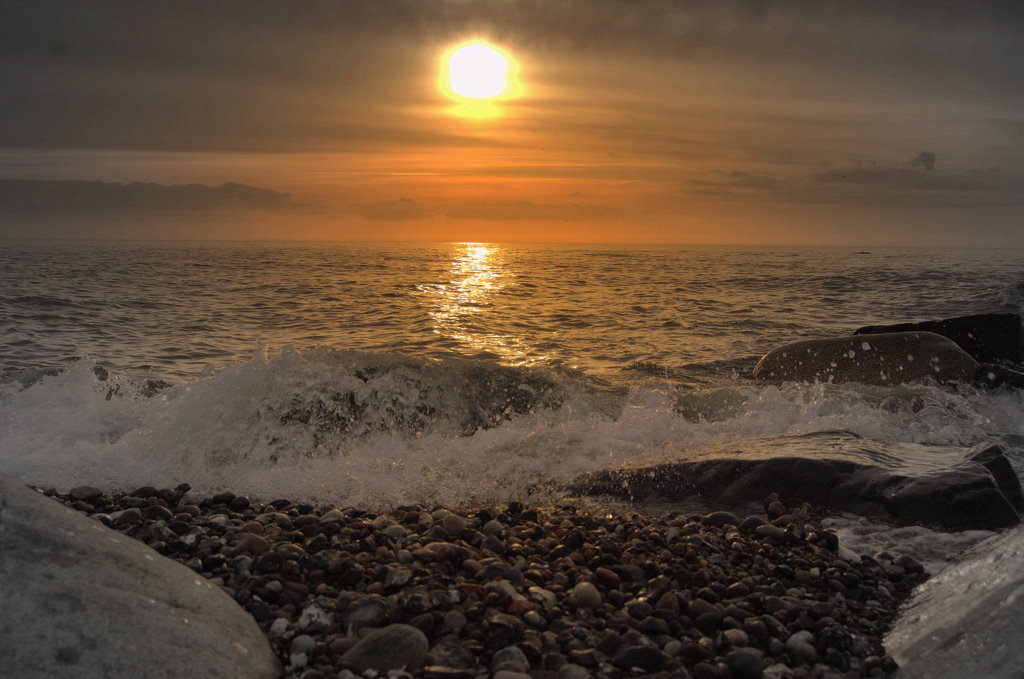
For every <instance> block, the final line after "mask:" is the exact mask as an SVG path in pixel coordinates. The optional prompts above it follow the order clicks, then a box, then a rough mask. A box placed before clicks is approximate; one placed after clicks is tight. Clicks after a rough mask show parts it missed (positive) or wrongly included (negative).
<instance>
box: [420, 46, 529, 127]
mask: <svg viewBox="0 0 1024 679" xmlns="http://www.w3.org/2000/svg"><path fill="white" fill-rule="evenodd" d="M517 74H518V64H517V63H516V61H515V60H514V59H513V58H512V57H511V55H509V54H508V53H507V52H506V51H504V50H502V49H501V48H498V47H495V46H494V45H490V44H488V43H486V42H482V41H479V40H476V41H472V42H465V43H461V44H459V45H456V46H455V47H453V48H451V49H449V50H448V51H447V52H445V54H444V55H443V56H442V58H441V78H440V82H439V85H440V89H441V90H442V91H443V92H444V93H445V94H446V95H447V96H448V97H449V98H451V99H452V100H454V101H455V102H456V104H457V111H456V112H457V113H459V114H461V115H466V116H470V117H490V116H492V115H495V114H496V109H495V107H494V106H493V102H496V101H502V100H506V99H511V98H514V97H515V96H517V95H518V93H519V85H518V80H517Z"/></svg>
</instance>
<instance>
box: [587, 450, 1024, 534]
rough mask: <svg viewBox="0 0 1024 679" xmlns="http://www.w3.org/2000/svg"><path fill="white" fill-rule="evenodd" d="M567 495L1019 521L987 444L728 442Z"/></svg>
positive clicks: (950, 523) (1008, 471)
mask: <svg viewBox="0 0 1024 679" xmlns="http://www.w3.org/2000/svg"><path fill="white" fill-rule="evenodd" d="M569 490H570V491H571V492H575V493H580V494H588V495H611V496H616V497H621V498H625V499H628V500H637V499H644V498H648V497H657V498H662V499H667V500H673V501H685V500H693V499H699V500H700V501H702V502H708V503H713V504H716V505H725V506H736V507H744V506H749V505H751V504H754V503H759V502H760V501H761V500H763V499H764V497H765V496H767V495H768V494H769V493H772V492H777V493H779V494H780V495H782V496H783V497H784V498H787V499H789V500H790V501H796V502H810V503H811V504H814V505H818V506H822V507H831V508H833V509H837V510H841V511H848V512H853V513H856V514H860V515H863V516H867V517H870V518H875V519H882V520H888V521H892V522H894V523H896V524H898V525H911V524H920V525H924V526H930V527H933V528H939V529H943V530H968V529H995V528H1002V527H1006V526H1011V525H1015V524H1017V523H1019V522H1020V516H1019V514H1020V512H1022V511H1024V494H1022V492H1021V486H1020V481H1019V480H1018V479H1017V476H1016V474H1014V471H1013V468H1012V467H1011V466H1010V463H1009V461H1008V460H1007V459H1006V457H1005V455H1003V453H1002V451H1000V450H999V447H998V446H995V445H981V446H976V447H974V448H961V447H956V446H924V445H920V444H915V443H898V442H893V441H876V440H871V439H865V438H862V437H860V436H858V435H857V434H855V433H853V432H849V431H843V430H831V431H819V432H812V433H809V434H794V435H782V436H765V437H758V438H752V439H744V440H741V441H731V442H729V443H728V444H723V445H718V446H715V447H711V448H708V449H705V450H703V451H700V452H696V453H692V454H688V456H687V459H685V460H674V461H669V462H663V463H660V464H652V465H647V466H642V467H628V468H615V469H606V470H600V471H596V472H589V473H587V474H584V475H582V476H580V477H578V478H577V479H575V480H574V481H573V482H572V483H571V484H569Z"/></svg>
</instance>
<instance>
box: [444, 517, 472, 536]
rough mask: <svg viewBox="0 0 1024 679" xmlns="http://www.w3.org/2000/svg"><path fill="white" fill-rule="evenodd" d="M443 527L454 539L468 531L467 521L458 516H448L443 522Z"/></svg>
mask: <svg viewBox="0 0 1024 679" xmlns="http://www.w3.org/2000/svg"><path fill="white" fill-rule="evenodd" d="M441 525H442V526H444V529H445V530H446V531H448V535H450V536H452V537H453V538H457V537H459V536H460V535H462V534H463V533H464V532H465V530H466V520H465V519H463V518H462V517H461V516H459V515H458V514H446V515H445V517H444V518H443V519H442V520H441Z"/></svg>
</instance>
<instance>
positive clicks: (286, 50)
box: [0, 0, 1024, 247]
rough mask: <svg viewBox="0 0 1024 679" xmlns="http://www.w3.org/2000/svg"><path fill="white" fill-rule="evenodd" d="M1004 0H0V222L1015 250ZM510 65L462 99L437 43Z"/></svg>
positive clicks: (172, 231) (59, 228)
mask: <svg viewBox="0 0 1024 679" xmlns="http://www.w3.org/2000/svg"><path fill="white" fill-rule="evenodd" d="M1022 35H1024V3H1021V2H1020V1H1019V0H1009V1H1005V2H1002V1H994V2H985V1H977V2H942V1H941V0H930V1H928V2H917V1H913V0H911V1H904V2H870V1H865V2H849V0H842V1H839V2H835V1H831V0H818V1H815V2H810V1H808V2H771V1H759V2H754V1H748V2H744V1H736V2H728V1H722V0H715V1H707V2H702V1H699V0H697V1H690V2H670V1H667V0H618V1H616V0H440V1H431V0H375V1H373V2H362V1H351V2H345V1H340V0H335V1H331V2H328V1H323V0H320V1H315V0H313V1H309V2H290V1H280V2H278V1H274V0H262V1H260V0H244V1H237V2H232V1H222V2H208V1H190V0H173V1H166V2H163V1H157V2H144V3H143V2H137V0H128V1H124V0H103V1H101V2H100V1H94V0H74V1H70V2H48V1H46V0H28V1H24V2H22V1H19V0H5V2H4V3H3V4H2V5H0V92H3V96H2V97H0V121H2V124H0V237H7V238H11V237H26V236H28V237H51V238H107V237H118V238H213V239H256V240H263V239H273V240H358V241H366V240H403V241H495V242H524V241H526V242H531V241H533V242H614V243H682V244H689V243H695V244H696V243H700V244H704V243H707V244H745V245H761V244H765V245H847V246H875V245H896V246H903V245H912V246H917V245H925V246H931V245H936V246H978V247H1024V233H1022V232H1024V228H1022V226H1021V225H1022V224H1024V220H1022V217H1024V198H1022V195H1024V191H1022V189H1024V85H1022V83H1024V41H1022V40H1021V36H1022ZM468 41H484V42H486V43H489V44H491V45H493V46H495V47H497V48H499V49H500V50H502V51H503V52H504V53H505V54H507V55H508V56H509V57H510V59H511V61H512V65H513V71H514V72H513V74H512V75H513V77H512V78H511V81H512V84H513V85H514V86H513V87H512V88H510V90H509V92H508V93H507V94H505V95H502V96H499V97H498V98H496V99H495V100H488V101H486V102H483V108H481V107H480V106H469V105H467V102H466V101H465V100H460V99H458V98H457V97H453V96H451V95H450V93H446V92H445V87H443V86H442V85H443V82H442V81H443V76H442V71H443V68H444V55H445V54H447V53H449V52H450V51H451V49H452V48H453V47H454V46H456V45H459V44H462V43H465V42H468Z"/></svg>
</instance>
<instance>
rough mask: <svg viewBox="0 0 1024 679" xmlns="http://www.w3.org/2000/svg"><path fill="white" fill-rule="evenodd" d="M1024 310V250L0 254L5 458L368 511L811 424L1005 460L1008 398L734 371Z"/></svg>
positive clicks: (1013, 413) (205, 247)
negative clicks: (762, 379) (810, 341)
mask: <svg viewBox="0 0 1024 679" xmlns="http://www.w3.org/2000/svg"><path fill="white" fill-rule="evenodd" d="M1022 304H1024V257H1021V253H1020V252H1019V251H1016V252H1015V251H1009V252H1007V251H961V250H873V251H858V250H851V249H820V248H800V249H797V248H788V249H787V248H748V249H742V248H714V247H706V248H683V247H623V246H594V247H580V246H532V245H498V244H485V243H475V244H437V245H402V244H399V245H396V244H307V243H296V244H284V245H282V244H278V243H274V244H260V243H243V244H227V243H224V244H221V243H212V244H211V243H159V242H150V243H125V242H108V243H101V242H85V241H83V242H72V243H66V244H53V243H45V242H28V241H26V242H7V243H3V244H2V247H0V449H2V452H0V461H2V464H3V468H4V470H5V471H6V472H7V473H12V474H15V475H16V476H18V477H19V478H23V479H24V480H25V481H26V482H31V483H36V484H40V485H52V486H56V487H59V488H67V487H70V486H74V485H78V484H90V485H97V486H100V487H104V488H110V489H126V488H129V487H134V486H138V485H142V484H156V485H175V484H177V483H182V482H188V483H190V484H192V486H193V487H194V488H196V489H197V491H200V492H203V491H213V490H216V489H220V488H229V489H232V490H235V491H236V492H246V493H251V494H254V495H258V496H261V497H268V496H288V497H292V498H298V497H302V498H308V499H317V500H325V501H333V502H338V503H344V504H354V505H366V506H386V505H389V504H396V503H409V502H419V503H435V502H436V503H449V504H459V503H472V502H503V501H506V500H507V499H508V498H509V497H512V496H526V495H528V494H529V493H531V492H533V491H534V490H535V489H536V488H539V487H544V486H545V483H546V482H550V481H554V482H556V483H557V482H559V481H565V480H568V479H570V478H572V476H574V475H575V474H577V473H579V472H581V471H585V470H588V469H593V468H595V467H601V466H607V465H614V464H621V463H625V462H636V461H643V460H645V459H652V458H656V457H657V458H664V457H666V456H685V455H686V454H687V451H688V450H693V449H696V448H699V447H700V446H702V445H710V444H715V443H721V442H723V441H728V440H731V439H736V438H744V437H750V436H763V435H771V434H786V433H795V432H804V431H813V430H817V429H829V428H844V429H849V430H852V431H855V432H857V433H858V434H861V435H862V436H866V437H871V438H880V439H885V440H896V441H912V442H918V443H926V444H953V445H973V444H975V443H978V442H981V441H989V440H994V441H997V442H1000V443H1002V444H1003V445H1004V447H1006V448H1007V449H1008V451H1009V452H1010V453H1011V456H1012V457H1013V458H1014V461H1015V464H1017V465H1018V468H1019V469H1020V468H1024V417H1022V412H1024V406H1022V399H1021V395H1020V393H1014V392H984V391H978V390H976V389H974V388H971V387H962V388H958V389H955V390H950V389H946V388H940V387H937V386H936V385H927V384H922V385H910V386H903V387H897V388H892V389H882V388H878V387H869V386H866V385H824V384H816V385H794V384H786V385H782V386H781V387H779V386H770V385H765V384H760V383H756V382H754V381H752V380H751V379H750V377H749V373H750V370H751V368H752V367H753V366H754V364H755V363H756V362H757V360H758V359H759V358H760V356H761V355H763V354H764V353H765V352H766V351H768V350H770V349H771V348H773V347H776V346H778V345H780V344H783V343H786V342H790V341H795V340H800V339H807V338H813V337H827V336H836V335H844V334H849V333H850V332H852V331H853V330H854V329H856V328H857V327H859V326H861V325H866V324H873V323H886V322H903V321H916V320H926V319H932V318H943V317H949V316H955V315H963V314H969V313H982V312H993V311H1012V312H1020V311H1021V309H1022ZM549 485H550V484H549Z"/></svg>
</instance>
